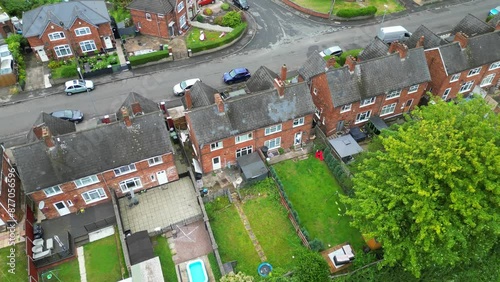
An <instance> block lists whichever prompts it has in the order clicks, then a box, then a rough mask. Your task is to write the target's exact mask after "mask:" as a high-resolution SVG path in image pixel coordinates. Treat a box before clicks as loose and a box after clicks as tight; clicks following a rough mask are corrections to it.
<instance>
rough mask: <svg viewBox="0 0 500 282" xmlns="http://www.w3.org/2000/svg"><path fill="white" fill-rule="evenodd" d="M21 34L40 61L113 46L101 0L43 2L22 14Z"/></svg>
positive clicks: (106, 14) (109, 26)
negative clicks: (43, 4)
mask: <svg viewBox="0 0 500 282" xmlns="http://www.w3.org/2000/svg"><path fill="white" fill-rule="evenodd" d="M23 36H24V37H26V39H27V40H28V43H29V44H30V46H31V48H33V51H34V52H35V53H36V54H37V57H38V59H39V60H41V61H42V62H46V61H48V60H49V59H54V60H60V59H67V58H69V57H72V56H74V55H75V54H78V55H82V54H91V55H92V54H94V53H99V52H102V51H104V50H112V49H114V48H115V38H114V36H113V31H112V29H111V19H110V17H109V14H108V10H107V9H106V4H105V2H104V1H102V0H101V1H70V2H61V3H57V4H51V5H45V6H41V7H38V8H36V9H33V10H30V11H28V12H26V13H24V15H23Z"/></svg>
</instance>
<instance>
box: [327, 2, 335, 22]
mask: <svg viewBox="0 0 500 282" xmlns="http://www.w3.org/2000/svg"><path fill="white" fill-rule="evenodd" d="M333 6H335V0H332V4H331V5H330V12H329V13H328V19H330V18H331V17H332V13H333Z"/></svg>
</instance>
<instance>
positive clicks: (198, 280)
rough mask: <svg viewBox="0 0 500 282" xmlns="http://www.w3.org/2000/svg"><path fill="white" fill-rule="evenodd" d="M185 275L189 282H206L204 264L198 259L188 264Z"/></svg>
mask: <svg viewBox="0 0 500 282" xmlns="http://www.w3.org/2000/svg"><path fill="white" fill-rule="evenodd" d="M187 273H188V278H189V281H190V282H208V276H207V270H206V269H205V264H204V263H203V261H202V260H200V259H197V260H193V261H190V262H188V264H187Z"/></svg>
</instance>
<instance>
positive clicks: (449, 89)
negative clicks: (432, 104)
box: [441, 88, 451, 101]
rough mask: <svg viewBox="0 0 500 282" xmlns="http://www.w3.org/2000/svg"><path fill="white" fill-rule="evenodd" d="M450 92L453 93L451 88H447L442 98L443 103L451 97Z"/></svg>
mask: <svg viewBox="0 0 500 282" xmlns="http://www.w3.org/2000/svg"><path fill="white" fill-rule="evenodd" d="M450 92H451V88H446V89H445V90H444V93H443V95H442V96H441V98H442V99H443V101H446V99H448V96H449V95H450Z"/></svg>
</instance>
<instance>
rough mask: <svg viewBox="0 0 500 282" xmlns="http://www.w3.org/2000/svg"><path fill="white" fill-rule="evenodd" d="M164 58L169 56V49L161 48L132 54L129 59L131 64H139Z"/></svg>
mask: <svg viewBox="0 0 500 282" xmlns="http://www.w3.org/2000/svg"><path fill="white" fill-rule="evenodd" d="M163 58H168V50H161V51H156V52H152V53H147V54H142V55H137V56H130V57H129V58H128V60H129V62H130V65H131V66H138V65H142V64H145V63H149V62H155V61H158V60H161V59H163Z"/></svg>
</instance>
